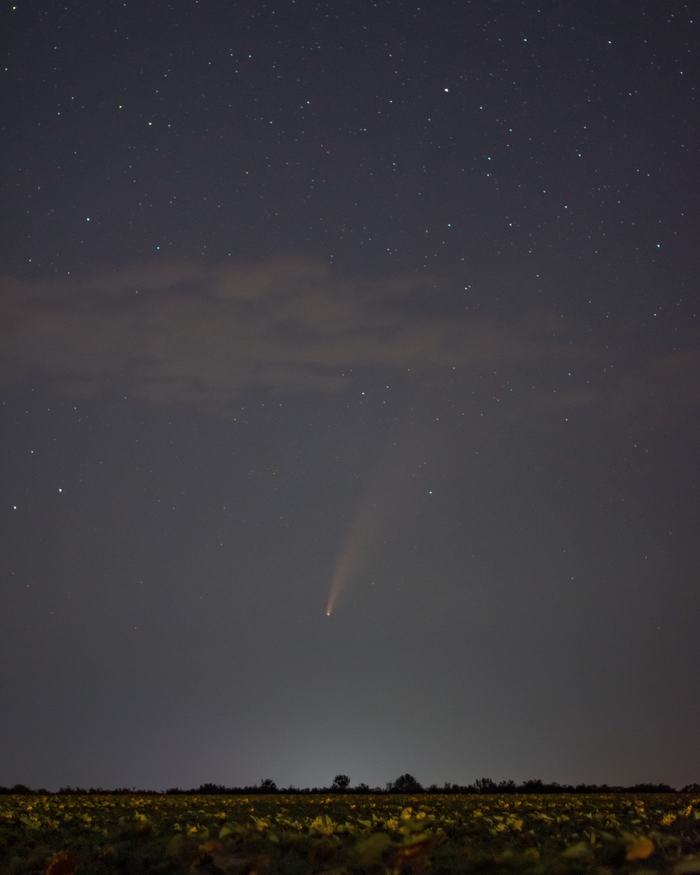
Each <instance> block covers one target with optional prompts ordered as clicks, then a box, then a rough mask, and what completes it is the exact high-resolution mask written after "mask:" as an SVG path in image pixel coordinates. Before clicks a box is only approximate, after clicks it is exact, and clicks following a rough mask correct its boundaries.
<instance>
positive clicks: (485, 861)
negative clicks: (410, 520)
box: [0, 792, 700, 875]
mask: <svg viewBox="0 0 700 875" xmlns="http://www.w3.org/2000/svg"><path fill="white" fill-rule="evenodd" d="M699 809H700V794H692V793H688V794H681V793H663V794H657V793H635V794H631V793H605V794H592V793H588V794H578V795H574V794H562V793H559V794H557V793H530V794H520V793H495V794H493V793H487V792H483V793H474V794H471V795H465V794H458V793H450V794H446V793H435V794H432V793H415V794H408V795H404V794H399V793H383V794H372V793H364V794H357V793H350V792H337V793H333V794H329V793H324V794H316V795H314V794H310V793H296V794H282V793H272V792H268V793H262V794H260V793H257V794H255V795H252V794H251V795H242V794H239V795H235V796H231V795H224V794H221V793H209V794H191V793H182V792H180V793H171V794H154V793H152V794H139V793H112V794H99V793H92V794H77V793H61V794H52V795H43V794H38V793H32V794H19V795H18V794H6V795H4V796H3V797H2V798H0V872H2V873H8V875H107V873H150V875H169V873H170V875H178V873H210V875H220V873H224V875H226V873H228V875H254V873H257V875H275V873H280V875H302V873H317V875H322V873H323V875H363V873H367V875H402V873H407V875H422V873H425V875H440V873H453V872H455V873H514V875H515V873H522V875H546V873H556V875H569V873H572V875H574V873H583V872H594V873H597V875H612V873H638V875H653V873H658V875H693V873H700V811H699Z"/></svg>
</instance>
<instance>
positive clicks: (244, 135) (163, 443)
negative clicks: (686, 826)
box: [0, 0, 700, 788]
mask: <svg viewBox="0 0 700 875" xmlns="http://www.w3.org/2000/svg"><path fill="white" fill-rule="evenodd" d="M2 19H3V23H2V34H3V36H2V56H3V62H2V83H3V84H2V102H3V112H2V117H1V119H0V121H1V124H2V138H1V144H0V148H1V149H2V167H3V174H2V197H1V198H0V214H1V217H2V227H3V233H2V244H1V247H2V279H1V287H0V294H1V300H2V313H3V315H2V320H1V323H0V363H1V364H0V368H1V370H0V393H1V397H2V406H1V408H0V433H1V434H2V445H3V451H2V455H1V458H0V474H1V477H2V488H1V494H2V507H1V508H0V513H1V514H2V527H1V531H2V543H1V545H0V571H1V578H0V579H1V586H2V589H1V591H0V691H1V693H0V694H1V700H2V710H3V714H4V718H3V720H2V721H0V783H1V784H5V785H11V784H13V783H15V782H23V783H26V784H29V785H31V786H46V787H49V788H52V787H53V788H57V787H58V786H60V785H62V784H71V785H83V786H88V785H101V786H139V787H152V788H164V787H168V786H173V785H176V784H179V785H180V786H193V785H195V786H196V785H197V784H199V783H200V782H202V781H214V782H217V783H225V784H245V783H254V782H256V781H258V780H260V779H262V778H265V777H271V778H273V779H275V780H276V781H277V783H278V784H280V785H287V784H290V783H294V784H297V785H301V786H308V785H314V784H326V785H327V784H328V783H330V781H331V779H332V777H333V775H335V774H336V773H337V772H346V773H348V774H349V775H350V776H351V779H352V781H353V783H357V782H360V781H366V782H367V783H369V784H371V785H375V784H383V783H384V782H385V781H387V780H390V779H393V778H395V777H396V776H397V775H399V774H401V773H403V772H405V771H410V772H411V773H412V774H414V775H415V776H416V777H417V778H418V779H419V780H420V781H422V782H423V783H426V784H427V783H431V782H433V781H434V782H437V783H442V782H443V781H458V782H461V783H467V782H469V781H472V780H474V778H476V777H479V776H482V775H489V776H491V777H492V778H494V779H501V778H513V779H515V780H523V779H527V778H531V777H540V778H542V779H544V780H550V781H551V780H558V781H562V782H574V783H575V782H578V781H590V782H609V783H633V782H636V781H647V780H651V781H666V782H669V783H671V784H674V785H677V786H681V785H683V784H684V783H687V782H690V781H692V780H695V781H696V780H698V773H697V768H698V760H697V746H696V745H697V737H698V734H700V705H699V703H700V697H698V695H697V692H698V687H697V651H696V647H697V630H698V619H699V616H700V595H699V594H698V586H697V582H698V576H697V575H698V561H697V530H698V523H699V522H700V513H699V510H700V505H699V495H698V486H699V478H700V460H699V459H698V438H699V437H700V435H699V430H700V429H699V426H700V417H699V416H698V402H699V401H700V390H699V388H698V374H700V351H699V350H700V347H699V344H698V341H699V339H700V335H699V332H698V319H697V311H698V296H697V281H696V280H697V276H698V275H699V273H700V263H699V262H700V259H699V257H698V246H697V240H698V235H699V232H700V227H699V223H698V201H697V196H696V190H697V182H698V175H697V166H698V154H697V143H698V138H697V115H698V101H697V83H698V72H699V71H698V58H699V57H700V53H699V51H698V49H699V48H700V46H699V45H698V33H697V31H698V23H697V21H696V20H695V19H694V18H693V10H692V5H691V4H684V3H656V2H644V0H642V2H620V3H614V4H610V3H608V2H602V0H600V2H599V0H591V2H586V3H585V4H584V3H576V4H569V3H561V2H552V0H543V2H541V3H535V2H529V0H528V2H515V0H501V2H489V0H483V2H471V3H470V2H466V0H463V2H455V0H442V2H440V3H427V2H426V3H424V4H422V5H416V4H415V3H408V2H401V0H377V2H368V0H332V2H331V0H328V2H301V0H300V2H294V0H287V2H280V3H273V2H260V0H256V2H223V0H209V2H204V0H202V2H193V0H175V2H164V0H153V2H149V3H148V4H143V3H136V2H125V3H122V2H113V3H92V2H79V0H76V2H72V3H49V4H37V3H31V2H22V0H17V2H16V3H9V4H8V3H5V4H4V5H3V10H2ZM338 570H341V571H342V575H343V586H342V589H341V592H340V594H339V597H338V600H337V603H336V605H335V609H334V612H333V615H332V616H331V617H330V618H327V617H326V615H325V606H326V600H327V598H328V595H329V589H330V586H331V581H332V580H333V578H334V575H335V574H336V572H337V571H338Z"/></svg>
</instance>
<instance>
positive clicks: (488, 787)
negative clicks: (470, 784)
mask: <svg viewBox="0 0 700 875" xmlns="http://www.w3.org/2000/svg"><path fill="white" fill-rule="evenodd" d="M474 783H475V784H476V789H477V790H478V791H479V793H495V792H496V790H497V788H496V782H495V781H492V780H491V778H477V779H476V781H475V782H474Z"/></svg>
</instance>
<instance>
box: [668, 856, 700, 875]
mask: <svg viewBox="0 0 700 875" xmlns="http://www.w3.org/2000/svg"><path fill="white" fill-rule="evenodd" d="M671 871H672V872H673V875H697V873H698V872H700V857H692V858H689V859H687V860H681V862H680V863H676V865H675V866H674V867H673V869H672V870H671Z"/></svg>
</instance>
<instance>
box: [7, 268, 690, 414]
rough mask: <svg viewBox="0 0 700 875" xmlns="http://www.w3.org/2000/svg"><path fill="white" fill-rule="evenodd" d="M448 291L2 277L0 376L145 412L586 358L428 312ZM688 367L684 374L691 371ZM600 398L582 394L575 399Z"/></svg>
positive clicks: (249, 273)
mask: <svg viewBox="0 0 700 875" xmlns="http://www.w3.org/2000/svg"><path fill="white" fill-rule="evenodd" d="M445 288H446V286H445V283H444V281H442V280H440V279H438V278H435V277H426V276H421V275H418V274H406V275H397V276H393V277H381V278H364V277H363V278H357V277H346V276H342V275H341V274H339V273H338V272H336V271H334V270H333V269H331V268H330V267H329V266H328V265H327V264H324V263H322V262H321V261H317V260H313V259H294V258H286V259H283V258H279V259H270V260H268V261H264V262H258V263H251V264H235V265H224V266H219V267H213V268H212V267H208V266H206V265H202V264H196V263H191V262H170V263H155V264H150V265H143V266H139V267H134V268H130V269H128V270H123V271H120V272H109V273H104V274H100V275H96V276H92V277H89V278H82V279H75V280H65V281H60V282H59V281H54V282H51V281H46V282H22V281H18V280H15V279H4V280H3V281H2V284H1V294H2V300H3V308H4V312H5V317H4V319H3V324H2V329H0V357H1V358H0V361H1V363H2V365H1V368H2V369H1V379H2V382H3V383H4V385H6V386H8V385H12V384H14V383H17V382H19V381H22V380H26V379H40V380H42V381H44V382H49V383H51V384H53V385H54V387H55V389H56V391H57V392H59V393H62V394H71V395H85V394H87V395H91V394H96V393H99V392H102V391H104V390H105V388H106V387H108V386H120V387H123V388H124V389H125V391H128V392H129V393H130V395H131V396H132V397H137V398H140V399H142V400H144V401H147V402H149V403H154V404H171V403H194V404H214V405H217V404H225V403H226V402H228V401H231V400H233V399H235V398H236V397H238V396H240V395H241V393H243V392H244V391H246V390H248V389H250V388H253V387H258V388H266V389H268V388H280V389H292V390H293V389H309V388H311V389H316V390H322V391H335V390H337V389H338V388H339V387H341V386H346V385H347V379H346V377H345V376H344V375H345V374H347V372H348V371H349V370H350V369H352V370H353V371H356V370H360V369H362V368H373V369H382V370H383V371H385V372H386V373H387V374H388V375H391V374H396V373H401V372H403V373H405V372H406V371H407V370H408V369H410V371H411V372H412V373H413V374H414V376H415V377H417V378H420V377H421V376H426V377H428V375H431V376H434V374H435V373H436V372H439V371H440V370H441V369H447V368H449V369H453V368H457V369H474V370H477V369H483V368H488V367H504V366H507V367H527V366H531V365H536V364H538V363H541V362H542V361H553V360H558V359H561V358H563V357H566V358H568V359H569V360H571V359H573V358H576V357H577V356H579V357H581V356H582V357H584V358H585V359H587V360H589V361H593V360H594V359H595V358H596V353H595V352H593V351H591V350H590V349H587V348H585V347H584V346H583V345H582V344H577V343H576V342H575V341H574V340H573V339H572V338H571V337H567V336H565V334H564V325H565V323H564V322H563V321H562V320H561V319H560V318H559V317H558V316H556V315H555V314H551V313H545V312H536V313H530V314H526V315H524V316H519V317H516V318H513V319H508V320H506V319H498V318H495V317H492V316H480V315H469V314H466V313H465V314H464V315H458V316H455V315H454V313H451V312H449V311H448V310H446V309H444V308H442V309H441V307H440V305H439V302H440V300H441V296H442V292H443V291H444V290H445ZM690 355H691V357H692V354H690ZM686 359H687V355H686V358H684V359H683V361H684V363H685V364H684V367H683V371H684V373H685V372H686V371H687V369H688V367H690V369H691V370H692V368H693V366H694V365H693V362H690V365H689V366H688V363H687V360H686ZM645 367H646V369H647V370H648V371H651V372H653V374H654V376H655V380H656V382H659V381H661V382H662V383H663V381H664V379H665V377H666V376H667V377H668V379H670V380H671V381H673V379H674V377H675V375H676V374H677V372H678V368H677V367H676V366H675V364H674V362H671V361H661V360H660V361H659V362H656V363H654V362H652V363H647V364H646V365H645ZM628 379H629V376H628ZM606 391H607V390H606ZM659 391H660V392H663V386H661V387H660V388H659ZM597 397H598V391H597V389H595V388H586V389H585V390H582V394H581V396H580V398H579V399H578V402H579V403H594V402H595V400H596V398H597Z"/></svg>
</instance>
